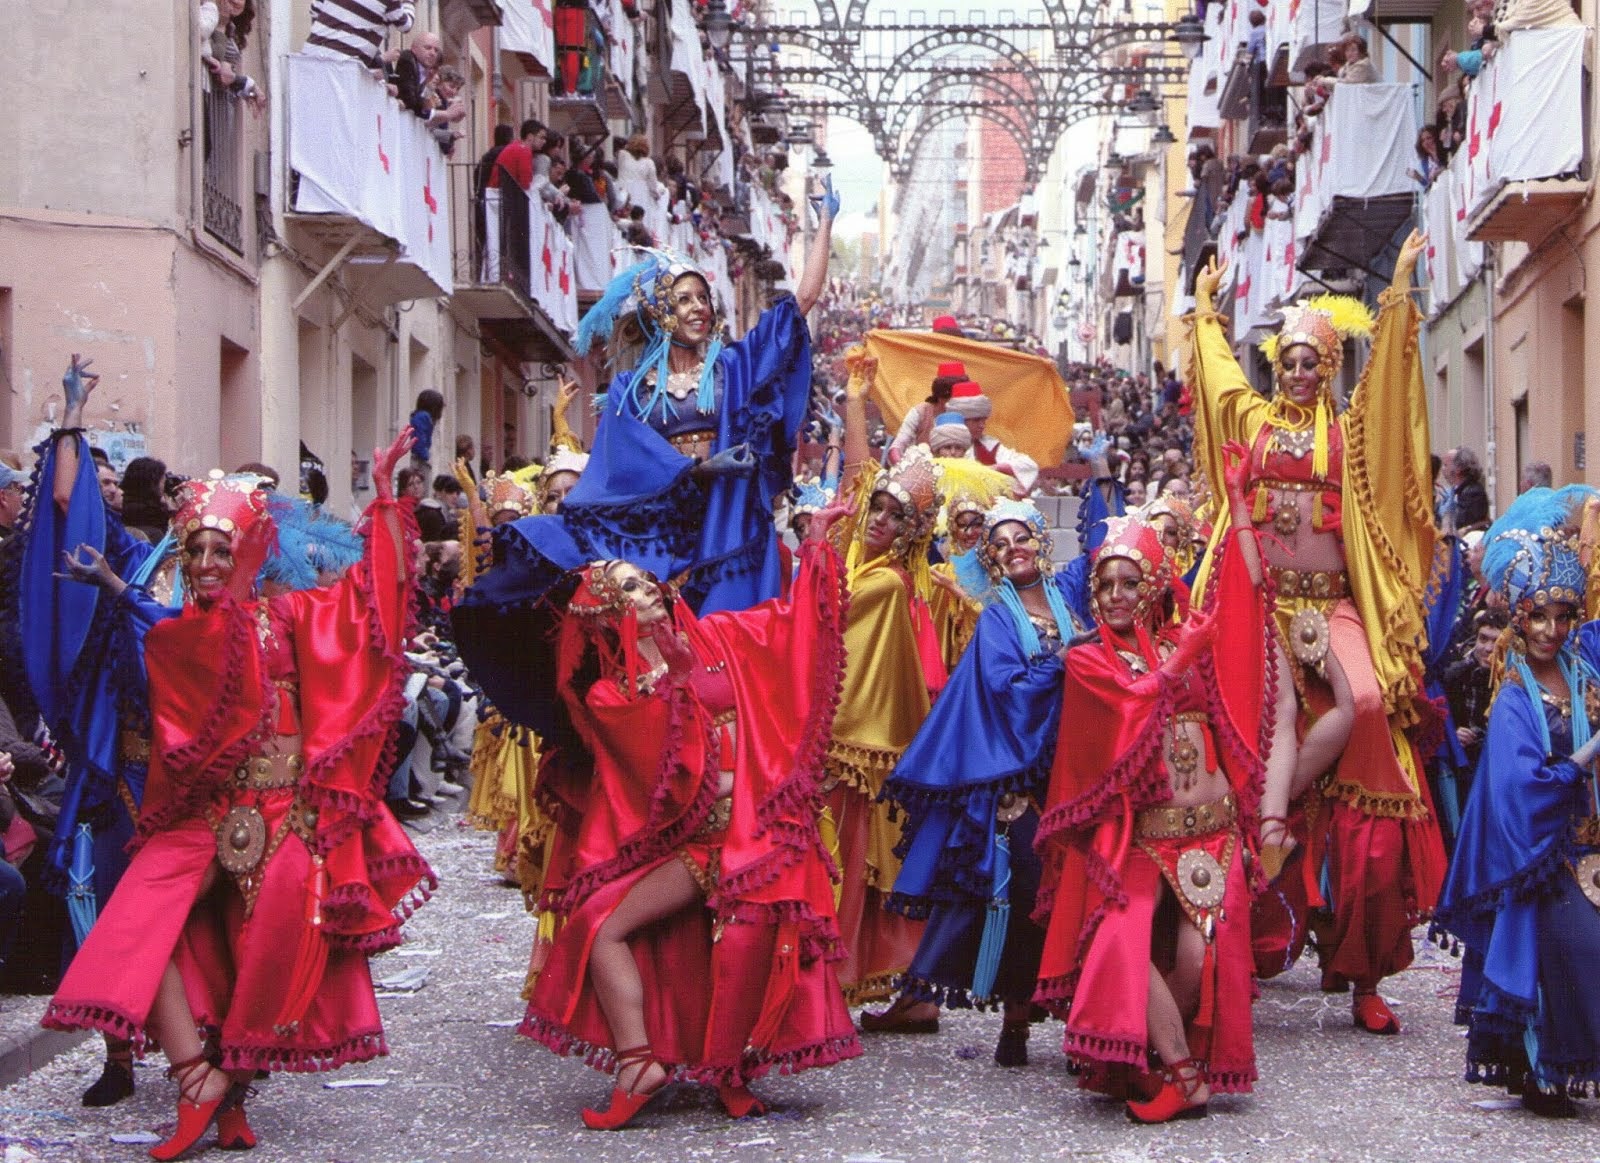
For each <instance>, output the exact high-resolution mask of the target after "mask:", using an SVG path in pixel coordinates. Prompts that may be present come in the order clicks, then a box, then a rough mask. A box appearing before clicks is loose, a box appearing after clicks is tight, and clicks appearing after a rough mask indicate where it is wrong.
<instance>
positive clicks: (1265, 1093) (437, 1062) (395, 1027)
mask: <svg viewBox="0 0 1600 1163" xmlns="http://www.w3.org/2000/svg"><path fill="white" fill-rule="evenodd" d="M436 824H437V826H436V827H434V828H433V830H432V831H430V832H429V833H428V834H426V835H424V836H422V837H420V839H419V846H420V847H421V849H422V850H423V852H424V854H425V855H426V856H427V857H428V858H429V859H430V860H431V861H433V863H434V866H435V868H436V869H437V870H438V872H439V874H440V878H441V880H442V881H443V887H442V888H441V889H440V892H439V894H438V895H437V896H436V897H435V899H434V900H433V901H432V902H431V903H430V904H429V905H428V906H427V907H425V908H424V909H422V910H421V911H420V912H419V913H418V914H417V915H416V917H414V918H413V919H412V921H411V923H410V924H409V925H408V926H407V929H406V931H407V934H408V938H409V939H408V943H407V945H406V946H405V947H404V948H402V949H400V950H397V951H396V952H394V953H390V954H388V955H386V956H384V957H382V958H379V959H378V960H377V961H376V962H375V963H374V976H375V977H376V978H377V979H379V980H380V981H390V982H392V983H393V985H392V987H391V988H390V989H386V990H384V991H383V992H384V993H387V994H390V995H391V996H387V997H384V999H383V1001H382V1006H383V1010H384V1018H385V1023H386V1025H387V1029H388V1038H389V1045H390V1049H391V1054H390V1056H389V1057H388V1058H385V1059H380V1060H378V1061H377V1062H374V1063H369V1064H367V1065H365V1066H352V1067H348V1068H346V1069H345V1070H343V1071H340V1072H337V1073H335V1074H332V1075H323V1076H318V1075H300V1076H293V1075H280V1076H276V1077H274V1078H273V1079H271V1080H270V1081H268V1082H265V1083H263V1084H261V1087H260V1093H259V1095H258V1096H257V1097H256V1098H255V1099H254V1100H253V1101H252V1103H251V1106H250V1110H251V1120H252V1122H253V1123H254V1125H255V1127H256V1129H257V1132H258V1134H259V1135H260V1137H261V1140H262V1142H261V1146H260V1147H259V1148H258V1149H257V1150H256V1151H254V1152H253V1153H252V1154H251V1155H250V1156H249V1159H250V1163H316V1161H324V1160H326V1161H341V1163H346V1161H348V1163H358V1161H359V1163H404V1161H410V1160H501V1159H504V1160H524V1159H528V1160H566V1159H572V1160H578V1159H582V1160H588V1161H603V1160H619V1161H627V1163H652V1161H655V1160H663V1161H666V1160H671V1161H677V1160H730V1161H735V1163H761V1161H763V1160H805V1161H807V1163H810V1161H817V1163H823V1161H827V1163H852V1161H854V1163H891V1161H900V1163H921V1161H923V1160H929V1161H932V1160H1019V1161H1020V1160H1035V1159H1096V1160H1101V1159H1104V1160H1140V1159H1151V1160H1161V1161H1162V1163H1182V1161H1185V1160H1213V1159H1229V1160H1235V1159H1237V1160H1261V1161H1263V1163H1284V1161H1288V1160H1298V1159H1317V1160H1319V1161H1329V1163H1345V1161H1350V1163H1354V1161H1357V1160H1413V1159H1427V1160H1439V1161H1444V1160H1457V1159H1482V1160H1494V1161H1495V1163H1513V1161H1517V1160H1566V1159H1588V1158H1597V1157H1600V1110H1596V1109H1595V1107H1594V1106H1593V1105H1592V1104H1579V1105H1580V1107H1581V1108H1582V1110H1581V1113H1580V1117H1579V1118H1578V1119H1577V1120H1575V1121H1570V1122H1556V1123H1551V1122H1545V1121H1541V1120H1539V1119H1536V1118H1534V1117H1533V1116H1531V1115H1528V1114H1526V1113H1524V1112H1523V1111H1521V1110H1520V1109H1483V1108H1480V1107H1478V1106H1476V1105H1474V1104H1475V1102H1483V1101H1485V1100H1489V1101H1491V1102H1492V1101H1493V1100H1495V1099H1497V1098H1498V1097H1499V1095H1498V1094H1497V1093H1496V1092H1493V1091H1490V1090H1487V1089H1485V1088H1482V1087H1469V1086H1467V1085H1466V1084H1465V1083H1463V1082H1462V1081H1461V1080H1460V1075H1461V1046H1462V1040H1461V1037H1460V1033H1459V1031H1457V1030H1456V1029H1455V1028H1454V1027H1453V1026H1451V1024H1450V1010H1451V1004H1452V999H1453V996H1454V985H1455V979H1456V970H1455V966H1454V965H1453V964H1452V962H1451V960H1450V959H1449V958H1448V957H1446V956H1445V955H1443V954H1442V953H1440V952H1439V951H1438V950H1436V949H1433V948H1432V947H1431V946H1426V945H1425V946H1424V947H1423V951H1422V953H1421V955H1420V957H1419V959H1418V965H1417V966H1416V967H1415V968H1413V969H1412V970H1411V971H1409V972H1407V973H1405V974H1402V975H1401V976H1400V977H1399V978H1397V979H1395V980H1394V981H1393V982H1391V983H1390V987H1389V989H1388V990H1387V991H1386V993H1387V996H1389V997H1390V998H1391V1000H1392V1001H1393V1002H1394V1003H1395V1005H1396V1008H1397V1011H1398V1012H1399V1013H1400V1015H1401V1017H1402V1020H1403V1021H1404V1022H1405V1023H1406V1030H1405V1033H1404V1034H1403V1035H1401V1036H1400V1037H1398V1038H1376V1037H1372V1036H1371V1035H1367V1034H1362V1033H1358V1032H1357V1031H1355V1030H1354V1029H1353V1028H1352V1027H1351V1022H1350V1016H1349V1001H1348V999H1347V998H1344V997H1329V996H1324V995H1323V994H1321V993H1319V992H1318V991H1317V988H1316V977H1315V974H1314V972H1313V971H1311V970H1310V969H1308V968H1305V967H1302V968H1299V969H1297V970H1295V971H1294V972H1293V973H1291V974H1289V975H1286V977H1284V978H1280V979H1278V980H1276V981H1273V982H1269V983H1267V984H1266V985H1265V987H1264V988H1263V991H1262V997H1261V1001H1260V1002H1259V1003H1258V1005H1257V1007H1256V1029H1257V1039H1258V1053H1259V1057H1260V1069H1261V1082H1260V1083H1259V1084H1258V1085H1257V1089H1256V1092H1255V1094H1253V1095H1248V1096H1235V1097H1230V1098H1222V1099H1218V1100H1216V1101H1214V1102H1213V1104H1212V1114H1211V1117H1210V1118H1208V1119H1206V1120H1204V1121H1200V1122H1188V1123H1177V1124H1173V1125H1170V1126H1166V1127H1155V1128H1147V1127H1135V1126H1132V1125H1130V1124H1129V1123H1128V1122H1127V1121H1126V1120H1125V1119H1124V1117H1123V1113H1122V1109H1121V1107H1120V1106H1119V1105H1118V1104H1115V1103H1111V1102H1108V1101H1105V1100H1102V1099H1097V1098H1094V1097H1091V1096H1088V1095H1084V1094H1082V1093H1080V1092H1078V1091H1077V1090H1076V1089H1075V1087H1074V1083H1073V1080H1072V1079H1071V1078H1069V1077H1068V1076H1067V1074H1066V1072H1065V1070H1064V1069H1063V1063H1062V1058H1061V1055H1060V1051H1059V1043H1058V1041H1057V1035H1056V1034H1055V1032H1054V1030H1055V1029H1058V1028H1059V1027H1052V1026H1050V1025H1044V1026H1039V1027H1035V1030H1034V1036H1033V1041H1032V1044H1031V1053H1032V1056H1033V1064H1032V1065H1031V1066H1029V1067H1028V1068H1026V1069H1024V1070H1002V1069H1000V1068H998V1067H996V1066H995V1065H994V1064H993V1062H992V1061H991V1060H990V1055H991V1053H992V1052H993V1048H994V1039H995V1037H996V1035H997V1034H998V1031H999V1019H998V1017H996V1016H994V1015H985V1014H971V1013H966V1014H955V1015H948V1014H947V1015H946V1016H945V1018H944V1019H943V1029H942V1031H941V1032H940V1033H939V1034H937V1035H935V1036H930V1037H910V1036H892V1037H883V1036H880V1037H876V1038H871V1039H868V1040H867V1045H866V1051H867V1052H866V1054H865V1055H864V1056H863V1057H862V1058H859V1059H856V1060H854V1061H852V1062H849V1063H845V1064H844V1065H842V1066H838V1067H835V1068H833V1069H829V1070H818V1071H810V1072H807V1073H805V1074H801V1075H799V1076H797V1077H794V1078H768V1079H766V1080H763V1081H762V1082H760V1083H758V1084H757V1085H756V1089H757V1091H758V1092H759V1093H761V1094H762V1095H763V1096H764V1097H765V1098H767V1099H768V1101H769V1102H770V1103H771V1104H772V1105H773V1108H774V1111H773V1113H772V1114H771V1115H768V1116H767V1117H765V1118H760V1119H750V1120H745V1121H743V1122H739V1123H732V1122H729V1121H728V1120H727V1119H726V1118H725V1117H724V1116H723V1115H722V1114H721V1112H720V1109H719V1108H717V1107H716V1105H715V1100H714V1098H713V1097H712V1096H711V1095H710V1093H709V1092H703V1091H700V1090H698V1089H695V1088H689V1087H686V1088H680V1089H679V1090H678V1091H676V1092H675V1094H674V1097H673V1098H672V1100H671V1101H670V1102H669V1103H668V1104H666V1105H664V1106H660V1107H652V1108H651V1109H650V1110H649V1111H647V1112H646V1114H645V1115H644V1116H643V1117H642V1118H641V1120H640V1122H639V1124H638V1126H637V1127H636V1128H633V1129H629V1130H626V1131H623V1132H620V1133H613V1134H603V1133H596V1132H589V1131H585V1130H583V1129H582V1127H581V1125H580V1124H579V1122H578V1111H579V1109H580V1108H581V1107H582V1106H583V1105H585V1104H587V1103H601V1102H603V1101H604V1098H605V1095H606V1093H607V1091H608V1087H609V1084H608V1082H607V1080H606V1079H605V1078H603V1077H602V1076H600V1075H599V1074H597V1073H595V1072H594V1071H591V1070H589V1069H587V1068H585V1067H584V1066H582V1065H581V1064H580V1063H579V1062H578V1061H576V1060H572V1059H559V1058H557V1057H555V1056H554V1055H553V1054H551V1053H550V1052H549V1051H547V1050H545V1049H544V1048H543V1047H541V1046H537V1045H534V1044H533V1043H530V1042H528V1041H526V1040H524V1039H519V1038H517V1037H516V1036H515V1035H514V1034H513V1032H512V1030H511V1028H510V1027H511V1026H512V1025H514V1023H515V1022H516V1020H517V1018H518V1017H519V1016H520V1014H521V1008H522V1007H521V1003H520V1002H519V1001H518V998H517V994H518V991H519V989H520V988H521V984H522V978H523V971H524V968H525V966H526V961H527V953H528V948H529V942H530V940H531V938H532V934H533V921H532V920H531V918H529V917H528V916H527V915H526V914H525V913H524V912H523V909H522V902H521V898H520V896H519V895H518V894H517V893H516V892H515V891H513V890H511V889H508V888H504V887H501V886H500V884H499V881H498V878H497V877H496V876H494V874H493V872H492V870H491V860H492V847H493V846H492V839H491V837H489V836H486V835H482V834H480V833H475V832H470V831H466V830H463V829H460V828H458V827H456V826H455V824H454V822H453V821H448V822H447V821H436ZM424 974H425V980H423V981H422V982H421V983H420V987H419V988H418V987H417V985H418V981H417V979H418V978H421V977H423V976H424ZM19 1004H21V1003H20V1002H19V999H10V998H8V999H3V1002H0V1009H4V1010H12V1009H14V1008H16V1007H17V1006H18V1005H19ZM162 1065H163V1063H162V1062H161V1060H160V1058H159V1056H155V1055H153V1056H152V1059H151V1062H150V1064H148V1065H144V1066H141V1067H140V1068H139V1070H138V1080H139V1092H138V1094H137V1095H135V1097H134V1098H132V1099H130V1100H129V1101H127V1102H125V1103H123V1104H121V1105H119V1106H117V1107H113V1108H111V1109H110V1110H107V1111H88V1110H85V1109H83V1108H82V1107H80V1106H79V1105H78V1095H79V1093H80V1092H81V1091H82V1090H83V1089H84V1087H86V1086H87V1085H88V1084H89V1083H90V1082H92V1081H93V1080H94V1078H95V1077H96V1076H97V1075H98V1072H99V1051H98V1040H97V1039H95V1040H89V1041H86V1042H84V1043H83V1044H82V1045H80V1046H79V1047H77V1048H76V1049H73V1050H71V1051H70V1052H67V1053H64V1054H62V1055H60V1056H59V1057H57V1058H55V1059H54V1060H53V1061H51V1062H49V1063H48V1064H47V1065H44V1066H43V1067H42V1068H40V1069H38V1070H36V1071H34V1072H33V1073H32V1074H30V1075H29V1076H28V1077H26V1078H25V1079H23V1080H22V1081H20V1082H17V1083H14V1084H13V1085H11V1086H8V1087H5V1088H4V1089H0V1163H31V1161H32V1160H34V1159H39V1160H51V1161H54V1160H108V1161H126V1163H139V1161H142V1160H144V1159H145V1157H146V1156H145V1148H144V1147H142V1146H138V1145H134V1144H128V1143H119V1142H115V1141H113V1140H112V1138H111V1136H112V1135H118V1136H127V1135H137V1134H139V1133H141V1132H144V1133H158V1134H163V1135H164V1133H165V1132H166V1130H167V1129H168V1128H169V1127H170V1123H171V1119H172V1104H173V1101H174V1090H173V1085H172V1084H171V1083H169V1082H167V1081H166V1080H165V1079H164V1078H163V1077H162V1075H161V1066H162ZM329 1083H334V1084H340V1083H344V1084H348V1083H366V1084H369V1085H365V1086H348V1085H346V1086H344V1087H341V1088H338V1089H330V1088H329V1086H328V1084H329ZM374 1083H376V1084H379V1085H370V1084H374ZM201 1157H202V1158H206V1159H210V1160H213V1161H217V1160H221V1159H224V1158H228V1156H224V1155H222V1154H221V1153H219V1152H216V1151H214V1150H212V1151H208V1152H206V1153H205V1154H204V1155H203V1156H201Z"/></svg>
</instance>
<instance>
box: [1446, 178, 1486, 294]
mask: <svg viewBox="0 0 1600 1163" xmlns="http://www.w3.org/2000/svg"><path fill="white" fill-rule="evenodd" d="M1470 168H1471V162H1470V160H1469V159H1468V157H1467V151H1466V150H1465V149H1459V150H1457V151H1456V156H1455V157H1454V158H1452V159H1451V162H1450V214H1451V217H1452V218H1453V219H1454V234H1455V238H1454V239H1453V240H1452V241H1453V242H1454V243H1455V255H1456V277H1457V278H1458V279H1459V280H1460V282H1461V285H1462V286H1466V284H1467V282H1468V281H1469V280H1471V279H1475V278H1477V277H1478V272H1479V271H1481V270H1482V269H1483V246H1484V244H1483V243H1481V242H1472V241H1469V240H1468V238H1467V217H1468V215H1467V183H1468V178H1467V171H1468V169H1470Z"/></svg>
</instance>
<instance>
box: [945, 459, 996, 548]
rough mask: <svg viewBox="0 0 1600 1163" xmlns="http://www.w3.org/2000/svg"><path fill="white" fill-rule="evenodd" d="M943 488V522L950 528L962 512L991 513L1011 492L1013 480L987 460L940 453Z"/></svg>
mask: <svg viewBox="0 0 1600 1163" xmlns="http://www.w3.org/2000/svg"><path fill="white" fill-rule="evenodd" d="M934 463H936V464H937V465H938V466H939V473H940V477H939V491H940V492H942V493H943V494H944V498H945V500H944V513H943V518H942V520H943V524H944V526H945V529H946V530H947V531H948V530H949V529H950V527H951V526H952V525H953V524H954V523H955V519H956V517H957V516H958V515H960V514H962V513H987V512H988V511H989V509H990V507H991V506H992V505H993V504H994V503H995V502H996V501H998V500H1000V499H1001V498H1002V497H1009V496H1010V495H1011V486H1012V484H1013V480H1012V478H1011V477H1008V476H1006V474H1005V473H1003V472H997V471H996V470H995V469H992V468H990V467H989V466H988V465H986V464H979V463H978V462H977V461H975V460H968V459H966V458H965V457H959V456H938V457H935V458H934Z"/></svg>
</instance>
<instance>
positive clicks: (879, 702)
mask: <svg viewBox="0 0 1600 1163" xmlns="http://www.w3.org/2000/svg"><path fill="white" fill-rule="evenodd" d="M872 362H873V361H871V360H864V359H861V358H859V357H855V358H853V359H852V364H853V366H852V370H851V378H850V384H849V388H848V391H847V399H846V402H845V480H846V482H847V483H846V487H847V489H848V490H849V495H850V503H851V504H852V505H853V506H854V511H855V517H854V519H853V520H851V521H842V522H840V524H839V526H836V527H835V531H837V530H839V529H840V528H841V527H842V528H843V529H844V532H845V534H846V535H847V536H848V537H849V541H848V543H847V544H846V545H844V546H842V548H843V550H844V555H845V564H846V566H847V568H848V570H849V581H850V613H849V617H848V619H847V621H846V623H845V632H844V641H845V655H846V659H847V661H846V665H845V673H844V683H843V689H842V690H841V692H840V699H839V709H838V712H837V714H836V715H835V716H834V720H833V738H832V740H831V741H830V743H829V745H828V756H827V778H826V782H825V783H824V789H825V791H826V793H827V799H826V801H825V803H826V807H825V809H824V814H823V819H822V830H823V839H824V841H825V842H826V843H828V844H829V845H830V846H831V847H832V848H833V849H834V856H835V862H836V863H837V864H838V866H839V869H840V873H841V875H842V877H843V881H842V884H841V885H840V890H839V931H840V935H841V937H842V938H843V940H844V943H845V947H846V949H847V955H846V959H845V961H844V963H843V965H842V966H841V967H840V971H839V981H840V984H841V985H843V986H844V990H845V998H846V1000H847V1001H849V1002H850V1003H851V1004H852V1005H855V1004H859V1003H861V1002H864V1001H872V1000H876V999H878V998H885V997H888V996H889V994H890V992H891V991H892V989H893V988H894V982H895V979H896V978H897V977H899V975H900V974H902V973H904V972H905V970H906V969H907V967H909V966H910V964H911V956H912V954H913V953H915V952H916V949H917V941H918V940H919V939H920V936H921V931H922V924H921V922H920V921H910V920H907V919H906V918H904V917H901V916H898V915H896V914H894V913H890V912H887V911H885V910H884V908H883V902H884V900H885V899H887V897H888V895H889V891H890V889H891V888H893V886H894V878H895V875H896V874H897V873H898V872H899V870H900V861H899V858H898V857H896V856H895V854H894V849H895V845H896V844H898V843H899V840H900V825H899V823H898V822H897V821H895V820H892V819H891V818H890V814H889V806H888V805H887V804H881V803H879V802H878V793H879V792H880V791H881V790H883V781H884V778H885V777H886V776H887V775H888V774H889V772H890V771H891V770H892V769H893V768H894V765H895V762H896V761H897V760H898V759H899V758H900V753H901V752H902V751H904V750H905V748H906V745H907V744H909V743H910V742H911V739H912V737H913V736H914V735H916V733H917V728H918V727H920V726H921V725H922V720H923V719H924V718H925V717H926V716H927V714H928V708H929V706H930V705H931V702H930V700H931V695H932V693H933V692H935V691H937V690H938V689H939V688H940V687H942V686H943V685H944V678H945V671H944V665H943V662H942V661H941V659H940V657H939V649H938V642H937V641H936V639H935V636H934V628H933V620H932V617H931V615H930V614H929V612H928V595H929V592H930V582H929V578H928V545H929V543H930V542H931V541H932V539H933V526H934V518H935V517H936V515H937V514H938V511H939V504H940V495H939V468H938V466H937V465H936V464H935V463H934V461H933V460H932V459H931V458H930V457H929V456H928V454H927V452H926V451H925V450H922V449H913V450H912V451H911V452H910V453H908V454H907V455H906V456H905V457H903V458H902V459H901V461H900V463H899V464H898V465H896V466H895V467H894V468H892V469H886V470H879V469H878V467H877V466H876V465H875V464H873V463H872V460H871V448H870V446H869V444H868V440H867V415H866V399H865V392H866V386H867V384H868V383H870V382H871V378H872V374H873V369H871V368H870V366H867V365H870V364H871V363H872Z"/></svg>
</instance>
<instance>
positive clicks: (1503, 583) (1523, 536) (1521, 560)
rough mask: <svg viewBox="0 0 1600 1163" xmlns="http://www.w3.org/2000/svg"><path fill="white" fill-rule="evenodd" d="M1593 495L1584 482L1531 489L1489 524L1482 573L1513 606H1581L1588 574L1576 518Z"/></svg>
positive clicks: (1521, 609) (1519, 607) (1526, 609)
mask: <svg viewBox="0 0 1600 1163" xmlns="http://www.w3.org/2000/svg"><path fill="white" fill-rule="evenodd" d="M1595 495H1596V494H1595V491H1594V490H1593V489H1590V488H1588V487H1586V486H1583V485H1569V486H1567V487H1566V488H1564V489H1529V490H1528V491H1527V492H1525V493H1523V494H1522V495H1521V496H1520V497H1518V498H1517V499H1516V500H1515V501H1514V502H1512V504H1511V507H1510V508H1508V509H1507V510H1506V511H1505V513H1503V514H1502V515H1501V517H1500V519H1499V520H1498V521H1496V522H1495V523H1494V524H1493V525H1492V526H1490V528H1489V533H1488V548H1486V549H1485V550H1484V552H1483V576H1484V577H1485V578H1486V579H1488V582H1489V584H1490V585H1491V586H1492V587H1493V588H1494V589H1495V590H1497V591H1498V592H1499V593H1500V594H1501V595H1502V596H1503V597H1504V598H1505V599H1506V603H1507V604H1508V605H1509V606H1510V607H1511V608H1512V609H1513V610H1518V611H1522V612H1528V611H1531V610H1533V609H1535V608H1536V607H1538V606H1547V605H1553V604H1555V603H1558V602H1565V603H1567V604H1568V605H1571V606H1575V607H1579V608H1582V606H1583V603H1584V594H1585V589H1586V582H1587V580H1588V579H1587V577H1586V571H1585V569H1584V566H1583V560H1582V557H1581V556H1580V553H1579V547H1578V530H1577V527H1576V520H1577V518H1578V516H1579V512H1578V510H1579V509H1580V507H1581V506H1582V504H1583V502H1584V501H1586V500H1587V499H1588V498H1590V497H1593V496H1595Z"/></svg>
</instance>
